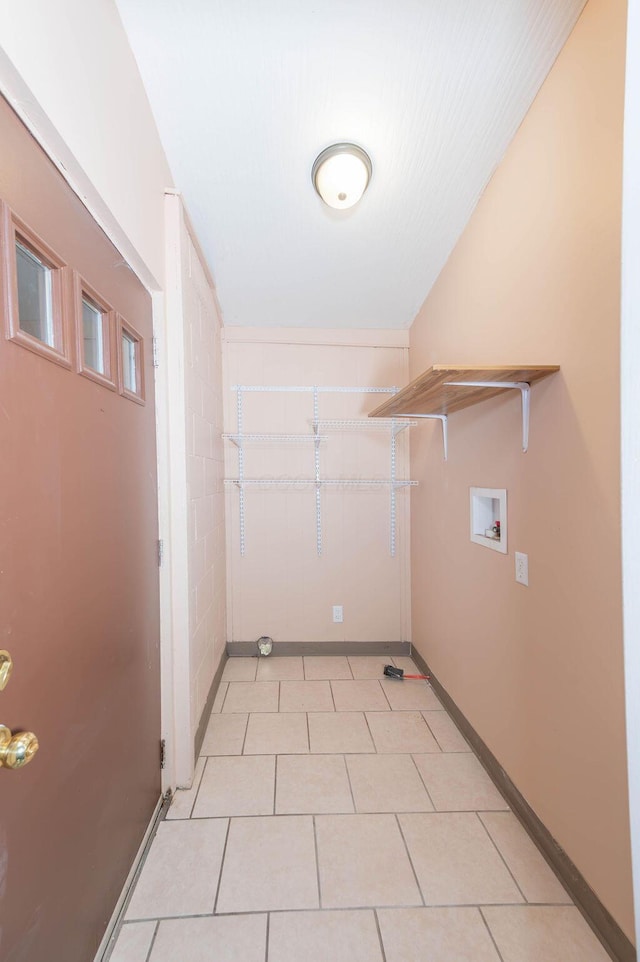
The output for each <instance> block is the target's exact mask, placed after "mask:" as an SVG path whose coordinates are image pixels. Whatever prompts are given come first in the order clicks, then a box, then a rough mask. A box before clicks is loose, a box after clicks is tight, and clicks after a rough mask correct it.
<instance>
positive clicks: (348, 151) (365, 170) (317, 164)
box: [311, 143, 373, 209]
mask: <svg viewBox="0 0 640 962" xmlns="http://www.w3.org/2000/svg"><path fill="white" fill-rule="evenodd" d="M340 157H344V158H345V159H347V158H349V159H351V160H355V161H356V165H355V168H356V182H355V184H354V183H352V182H350V183H349V184H348V185H347V186H345V187H344V189H340V187H338V186H336V182H335V180H334V181H333V182H332V183H329V184H327V183H325V182H323V176H322V173H323V168H324V167H325V165H329V162H331V161H334V160H335V158H340ZM338 163H340V162H339V161H338ZM343 166H344V165H343ZM326 170H327V168H325V173H326ZM358 172H359V176H358ZM372 173H373V167H372V164H371V158H370V157H369V155H368V154H367V152H366V151H365V150H363V149H362V147H358V145H357V144H351V143H339V144H331V146H329V147H325V149H324V150H323V151H321V152H320V153H319V154H318V156H317V157H316V159H315V161H314V163H313V167H312V169H311V181H312V183H313V186H314V188H315V190H316V191H317V192H318V194H319V196H320V197H321V198H322V200H323V201H324V202H325V204H328V205H329V207H335V208H337V209H346V208H348V207H353V205H354V204H357V202H358V201H359V200H360V198H361V197H362V195H363V194H364V192H365V190H366V189H367V187H368V186H369V182H370V180H371V175H372ZM329 180H331V178H329Z"/></svg>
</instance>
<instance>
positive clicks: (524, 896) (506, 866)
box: [476, 811, 529, 905]
mask: <svg viewBox="0 0 640 962" xmlns="http://www.w3.org/2000/svg"><path fill="white" fill-rule="evenodd" d="M476 818H477V819H478V821H479V822H480V824H481V825H482V828H483V829H484V831H485V832H486V833H487V838H488V839H489V841H490V842H491V844H492V845H493V847H494V848H495V850H496V852H497V853H498V855H499V856H500V859H501V861H502V863H503V865H504V867H505V868H506V870H507V872H508V873H509V875H510V876H511V878H512V879H513V882H514V885H515V887H516V888H517V890H518V891H519V892H520V895H521V896H522V898H523V899H524V904H525V905H528V904H529V899H528V898H527V896H526V895H525V894H524V892H523V891H522V889H521V888H520V886H519V884H518V880H517V878H516V877H515V875H514V874H513V872H512V871H511V869H510V868H509V865H508V863H507V860H506V859H505V857H504V855H503V854H502V852H501V851H500V849H499V848H498V845H497V842H495V841H494V838H493V836H492V835H491V832H490V831H489V829H488V828H487V826H486V825H485V824H484V822H483V821H482V819H481V818H480V812H479V811H476Z"/></svg>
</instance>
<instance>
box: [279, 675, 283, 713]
mask: <svg viewBox="0 0 640 962" xmlns="http://www.w3.org/2000/svg"><path fill="white" fill-rule="evenodd" d="M281 697H282V682H280V681H279V682H278V714H280V698H281Z"/></svg>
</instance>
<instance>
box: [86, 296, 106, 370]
mask: <svg viewBox="0 0 640 962" xmlns="http://www.w3.org/2000/svg"><path fill="white" fill-rule="evenodd" d="M102 325H103V315H102V311H101V310H99V309H98V308H97V307H96V306H95V305H94V304H92V303H91V302H90V301H88V300H86V298H84V297H83V298H82V336H83V339H84V363H85V364H86V366H87V367H90V368H91V370H92V371H97V373H98V374H104V373H105V369H104V333H103V328H102Z"/></svg>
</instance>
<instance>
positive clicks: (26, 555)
mask: <svg viewBox="0 0 640 962" xmlns="http://www.w3.org/2000/svg"><path fill="white" fill-rule="evenodd" d="M88 122H90V118H89V119H88ZM0 143H1V144H2V147H1V150H0V198H1V199H2V201H3V206H2V218H3V219H2V236H1V239H0V254H1V261H2V285H1V289H0V310H1V314H2V316H1V318H0V325H1V331H0V649H8V651H9V652H10V653H11V655H12V657H13V661H14V669H13V674H12V676H11V678H10V680H9V682H8V685H7V687H6V688H5V690H4V691H2V692H0V723H2V724H4V725H5V726H7V727H8V728H10V729H11V730H12V731H13V732H15V731H17V730H19V729H26V730H30V731H33V732H35V734H36V735H37V737H38V740H39V750H38V752H37V754H35V755H34V757H33V759H32V761H31V762H30V763H29V764H28V765H26V766H25V767H23V768H20V769H15V770H11V769H9V768H7V767H1V768H0V958H1V959H2V960H3V962H57V960H60V962H63V960H64V962H91V960H92V959H93V957H94V954H95V951H96V949H97V947H98V945H99V943H100V940H101V938H102V935H103V933H104V930H105V927H106V924H107V922H108V920H109V918H110V915H111V913H112V911H113V908H114V905H115V903H116V901H117V898H118V895H119V893H120V890H121V888H122V884H123V882H124V880H125V878H126V876H127V873H128V871H129V869H130V867H131V864H132V861H133V858H134V856H135V853H136V851H137V849H138V847H139V845H140V842H141V840H142V838H143V835H144V831H145V828H146V826H147V825H148V823H149V819H150V817H151V816H152V813H153V811H154V808H155V806H156V804H157V802H158V799H159V797H160V770H159V737H160V683H159V615H158V611H159V606H158V568H157V537H158V535H157V500H156V450H155V419H154V404H153V367H152V363H151V361H152V358H151V353H152V352H151V332H152V327H151V304H150V298H149V295H148V293H147V291H146V290H145V289H144V288H143V287H142V285H141V284H140V283H139V281H138V280H137V278H136V277H135V276H134V274H133V273H132V271H131V270H129V269H128V268H127V266H126V265H125V264H124V263H123V261H122V258H121V256H120V255H119V254H118V252H117V251H116V249H115V248H114V247H113V246H112V245H111V244H110V243H109V241H108V240H107V238H106V237H105V236H104V234H103V233H102V231H101V230H100V228H99V227H98V226H97V224H96V223H95V222H94V221H93V220H92V218H91V217H90V216H89V214H88V213H87V211H86V209H85V208H84V207H83V205H82V204H81V202H80V201H79V199H78V198H77V197H76V195H75V194H73V193H72V192H71V190H70V189H69V187H68V186H67V185H66V183H65V182H64V180H63V179H62V177H61V176H60V175H59V174H58V172H57V171H56V169H55V168H54V166H53V165H52V164H51V163H50V161H49V160H48V158H47V157H46V156H45V155H44V153H43V152H42V151H41V150H40V148H39V147H38V146H37V144H36V143H35V141H34V140H33V139H32V138H31V137H30V135H29V134H28V132H27V131H26V129H25V128H24V127H23V126H22V124H21V123H20V122H19V121H18V119H17V118H16V117H15V115H14V114H13V112H12V111H11V110H10V109H9V107H8V106H7V104H6V102H4V101H3V100H1V98H0ZM105 149H109V147H108V145H105ZM114 149H116V148H114ZM117 149H119V150H120V149H122V147H121V146H120V145H118V146H117ZM1 757H2V756H1V754H0V758H1ZM9 760H10V759H9Z"/></svg>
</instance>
